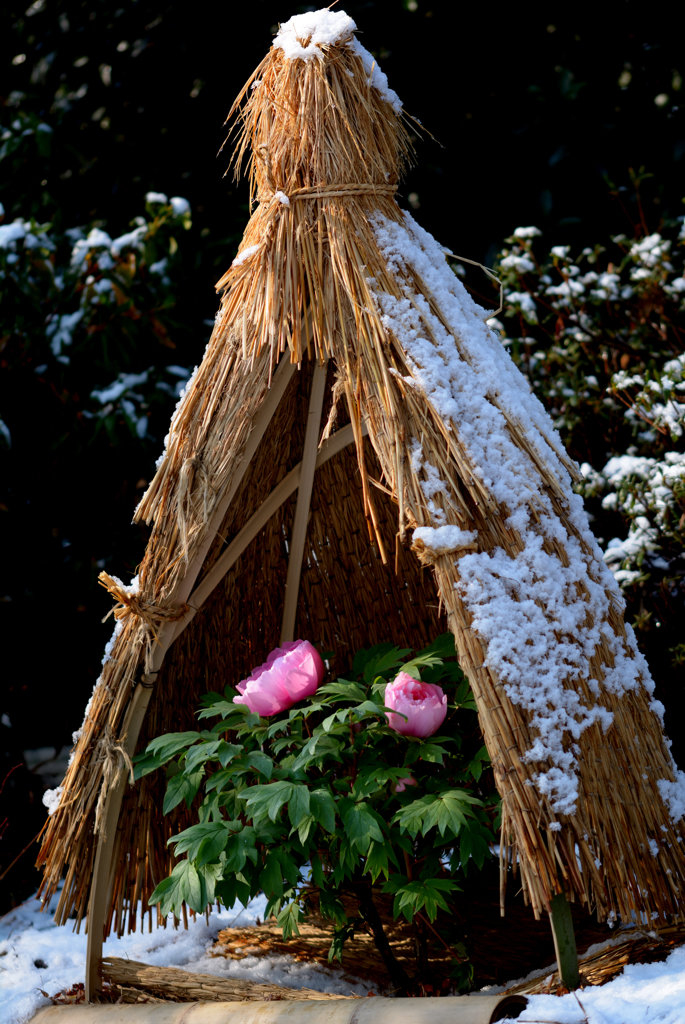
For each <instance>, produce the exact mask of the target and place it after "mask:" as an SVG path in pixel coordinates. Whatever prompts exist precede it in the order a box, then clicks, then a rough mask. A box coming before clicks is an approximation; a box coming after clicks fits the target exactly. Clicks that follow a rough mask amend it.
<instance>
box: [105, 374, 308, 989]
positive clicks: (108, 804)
mask: <svg viewBox="0 0 685 1024" xmlns="http://www.w3.org/2000/svg"><path fill="white" fill-rule="evenodd" d="M294 372H295V366H294V365H293V364H292V363H290V362H289V361H288V360H287V359H284V360H282V361H281V363H280V364H279V366H278V368H277V370H276V373H275V374H274V377H273V381H272V384H271V389H270V391H269V392H268V394H267V396H266V398H265V400H264V404H263V405H262V408H261V410H260V414H259V416H258V417H256V418H255V421H254V426H253V428H252V432H251V433H250V436H249V438H248V440H247V444H246V448H245V452H244V454H243V459H242V465H241V467H240V470H238V471H237V472H236V473H235V474H234V477H233V482H232V486H231V488H230V490H229V491H228V492H227V493H226V494H224V495H222V498H221V500H220V501H219V503H218V506H217V508H216V510H215V512H214V514H213V516H212V520H211V523H210V527H209V529H208V530H207V539H206V541H205V543H204V544H203V545H202V546H201V547H200V549H199V550H198V551H197V552H196V553H195V555H194V557H193V561H192V562H191V564H190V565H189V566H188V570H187V572H186V575H185V576H184V578H183V580H182V581H181V584H180V586H179V588H178V591H177V593H176V594H175V595H174V598H173V600H174V601H175V602H178V603H179V604H183V603H185V601H186V600H187V598H188V595H189V594H190V592H191V590H192V588H193V586H194V584H195V581H196V579H197V576H198V573H199V572H200V570H201V568H202V563H203V562H204V559H205V557H206V554H207V550H208V549H209V545H210V544H211V542H212V539H213V537H214V535H215V533H216V530H217V529H218V527H219V524H220V523H221V520H222V519H223V517H224V515H225V513H226V509H227V508H228V505H229V503H230V501H231V499H232V497H233V495H234V494H235V492H236V490H237V488H238V486H239V485H240V482H241V480H242V478H243V476H244V474H245V473H246V472H247V469H248V467H249V465H250V461H251V459H252V456H253V455H254V452H255V451H256V449H257V447H258V445H259V442H260V441H261V439H262V437H263V436H264V432H265V431H266V428H267V427H268V425H269V423H270V422H271V419H272V418H273V415H274V413H275V412H276V409H277V408H278V406H279V404H280V401H281V399H282V397H283V394H284V392H285V389H286V387H287V385H288V383H289V381H290V379H291V377H292V375H293V373H294ZM174 634H175V623H173V622H171V623H166V624H165V625H164V626H163V627H162V629H161V630H160V632H159V636H158V638H157V642H156V644H155V647H154V651H153V657H152V664H151V666H150V669H149V673H148V676H147V677H146V678H144V679H143V682H142V683H139V684H138V686H137V687H136V689H135V690H134V692H133V695H132V697H131V701H130V704H129V707H128V711H127V713H126V717H125V719H124V723H123V726H122V729H121V746H122V747H123V749H124V750H125V751H126V753H127V754H128V755H129V757H132V756H133V753H134V752H135V748H136V744H137V742H138V736H139V735H140V730H141V728H142V725H143V721H144V718H145V712H146V711H147V706H148V704H149V702H150V697H151V695H152V685H153V683H154V680H155V677H156V675H157V673H158V672H159V670H160V668H161V666H162V662H163V661H164V656H165V655H166V652H167V651H168V649H169V647H170V646H171V643H172V642H173V639H174ZM126 782H127V775H126V772H125V771H123V770H122V771H121V772H120V774H119V777H118V779H117V781H116V782H115V783H114V784H113V785H112V787H111V789H110V790H109V792H108V794H107V797H106V801H105V813H104V825H103V829H102V830H101V832H100V834H99V836H98V839H97V850H96V853H95V863H94V865H93V878H92V881H91V891H90V902H89V906H88V941H87V946H86V984H85V989H86V991H85V995H86V1000H87V1002H92V1001H93V1000H94V999H95V998H96V997H97V995H98V993H99V992H100V991H101V990H102V976H101V973H102V971H101V963H102V946H103V942H104V931H105V920H106V917H107V909H108V905H109V899H110V894H111V891H112V877H111V871H112V860H113V854H114V846H115V842H116V827H117V822H118V820H119V814H120V812H121V804H122V800H123V798H124V793H125V791H126Z"/></svg>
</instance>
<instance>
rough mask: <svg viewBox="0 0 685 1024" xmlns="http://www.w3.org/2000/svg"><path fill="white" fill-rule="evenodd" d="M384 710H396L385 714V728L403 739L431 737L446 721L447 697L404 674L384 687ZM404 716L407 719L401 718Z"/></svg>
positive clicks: (441, 692)
mask: <svg viewBox="0 0 685 1024" xmlns="http://www.w3.org/2000/svg"><path fill="white" fill-rule="evenodd" d="M384 703H385V706H386V708H392V711H398V712H399V714H393V713H392V711H390V712H389V713H388V725H389V726H390V728H391V729H394V730H395V732H401V733H403V735H405V736H422V737H423V736H432V735H433V733H434V732H437V730H438V729H439V728H440V726H441V725H442V723H443V722H444V721H445V715H446V714H447V697H446V696H445V694H444V693H443V690H442V688H441V687H440V686H436V685H435V684H434V683H422V682H421V681H420V680H418V679H412V677H411V676H410V675H409V674H408V673H407V672H400V674H399V675H398V676H397V677H396V678H395V679H394V680H393V682H392V683H388V685H387V686H386V688H385V697H384ZM402 715H406V716H407V717H406V718H402V717H401V716H402Z"/></svg>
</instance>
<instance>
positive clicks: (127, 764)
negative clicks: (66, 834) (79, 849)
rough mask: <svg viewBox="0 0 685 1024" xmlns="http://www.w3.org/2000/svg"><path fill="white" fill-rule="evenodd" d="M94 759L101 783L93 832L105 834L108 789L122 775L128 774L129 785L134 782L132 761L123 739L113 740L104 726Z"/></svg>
mask: <svg viewBox="0 0 685 1024" xmlns="http://www.w3.org/2000/svg"><path fill="white" fill-rule="evenodd" d="M95 760H96V763H97V764H101V765H102V785H101V787H100V794H99V796H98V801H97V804H96V807H95V824H94V828H93V831H94V832H95V834H96V835H97V834H99V833H102V834H103V836H104V835H105V811H106V809H107V799H108V796H109V793H110V791H111V790H112V789H113V788H114V787H115V786H116V785H117V784H118V782H119V779H120V778H121V777H122V776H123V775H128V778H129V782H130V783H131V785H133V783H134V782H135V773H134V769H133V761H132V760H131V757H130V755H129V753H128V751H127V750H126V748H125V746H124V745H123V741H120V742H118V743H117V742H115V740H114V738H113V736H112V732H111V729H110V728H109V727H106V728H105V730H104V733H103V735H102V737H101V738H100V740H99V741H98V744H97V748H96V754H95Z"/></svg>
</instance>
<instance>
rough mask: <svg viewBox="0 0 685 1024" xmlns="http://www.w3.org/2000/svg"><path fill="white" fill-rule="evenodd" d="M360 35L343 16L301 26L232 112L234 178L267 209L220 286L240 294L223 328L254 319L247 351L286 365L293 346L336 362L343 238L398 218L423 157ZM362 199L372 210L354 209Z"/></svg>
mask: <svg viewBox="0 0 685 1024" xmlns="http://www.w3.org/2000/svg"><path fill="white" fill-rule="evenodd" d="M355 28H356V26H355V24H354V22H353V21H352V19H351V18H349V17H348V16H347V15H346V14H345V13H344V12H342V11H341V12H339V13H334V12H332V11H328V10H324V11H318V12H314V13H309V14H302V15H297V16H295V17H294V18H291V19H290V21H289V22H287V23H286V24H284V25H283V26H282V27H281V29H280V31H279V33H278V35H277V36H276V37H275V39H274V44H273V46H272V48H271V50H270V51H269V53H268V54H267V56H266V57H265V59H264V60H263V61H262V63H261V64H260V65H259V67H258V68H257V69H256V70H255V72H254V73H253V74H252V75H251V77H250V78H249V79H248V81H247V83H246V84H245V86H244V87H243V89H242V90H241V92H240V94H239V96H238V97H237V99H236V101H235V103H234V104H233V107H232V108H231V111H230V113H229V120H231V119H233V118H235V125H234V131H237V140H236V145H235V151H234V154H233V161H232V162H233V167H234V172H235V174H236V176H237V175H238V174H239V173H240V172H241V169H242V168H244V167H245V166H247V172H248V176H249V181H250V197H251V201H252V203H255V202H256V203H258V206H257V209H256V210H255V212H254V214H253V216H252V218H251V220H250V223H249V224H248V226H247V230H246V231H245V235H244V237H243V242H242V244H241V247H240V250H239V253H238V256H237V257H236V259H235V260H234V262H233V264H232V266H231V268H230V269H229V270H228V272H227V273H226V274H225V275H224V277H223V278H222V279H221V281H219V283H218V285H217V288H218V289H221V290H223V289H226V291H227V293H228V295H229V299H228V302H227V303H226V304H225V306H224V311H223V312H222V318H223V317H224V316H225V321H224V322H229V320H232V319H233V317H234V316H235V315H236V313H237V311H238V310H242V311H243V314H242V319H243V351H244V353H245V354H246V355H247V354H250V355H254V354H255V352H258V351H259V350H260V349H261V348H262V346H264V345H266V346H267V347H268V348H269V349H270V351H271V353H272V361H273V363H274V365H275V362H276V361H277V359H278V356H279V355H280V353H281V352H282V351H284V349H285V347H286V346H289V348H290V351H291V358H292V359H293V361H295V362H298V363H299V362H300V361H301V360H302V357H303V354H304V353H305V351H311V349H310V345H311V344H312V343H313V350H314V353H315V354H316V356H317V357H318V358H326V357H328V356H330V355H331V352H332V348H331V338H332V334H333V331H334V330H335V327H334V324H333V323H332V322H331V320H330V317H329V315H328V310H330V308H331V306H333V305H335V304H336V295H335V286H334V282H333V278H332V277H331V269H332V268H331V261H332V262H333V263H334V264H337V270H338V276H339V277H340V275H341V274H344V273H345V272H346V268H349V267H351V266H354V264H355V263H356V262H357V261H356V260H355V259H354V253H348V251H347V250H348V248H349V246H348V243H347V242H346V241H345V238H343V236H348V235H350V234H354V233H356V232H357V231H359V230H362V231H363V229H364V228H363V223H362V224H360V223H359V215H360V213H361V215H362V216H361V220H362V222H363V221H365V220H366V219H367V217H368V214H369V213H370V212H371V211H372V210H373V209H374V208H376V207H381V208H383V207H386V212H389V211H388V210H387V206H388V204H391V203H392V198H393V196H394V193H395V191H396V188H397V183H398V180H399V177H400V175H401V173H402V171H403V169H404V167H405V165H406V163H407V161H408V160H409V158H410V156H411V144H410V141H409V135H408V133H407V130H406V128H405V126H404V124H403V121H402V116H403V115H402V104H401V102H400V100H399V98H398V97H397V95H396V94H395V93H394V92H393V91H392V90H391V89H389V88H388V85H387V79H386V77H385V75H384V74H383V73H382V72H381V71H380V69H379V68H378V66H377V65H376V63H375V61H374V59H373V58H372V56H371V54H369V53H368V51H367V50H365V49H364V47H363V46H361V44H360V43H359V42H358V40H356V39H355V38H354V35H353V32H354V30H355ZM233 134H234V133H233V132H232V133H231V135H230V136H229V138H231V137H232V135H233ZM352 196H354V198H355V199H358V200H367V202H366V203H362V204H361V205H360V204H359V203H358V204H356V210H354V211H350V209H349V206H348V207H346V205H345V204H346V200H348V199H349V198H350V197H352ZM367 231H368V229H367ZM350 257H352V258H350ZM255 272H256V277H255ZM347 272H348V273H349V270H348V271H347ZM349 285H350V287H349V289H347V290H348V292H349V293H351V294H354V296H355V299H354V300H353V301H356V300H357V299H358V298H362V297H363V295H362V294H361V293H363V291H364V288H363V286H362V288H361V289H360V288H359V283H354V282H349ZM247 311H249V312H247ZM303 328H304V329H303Z"/></svg>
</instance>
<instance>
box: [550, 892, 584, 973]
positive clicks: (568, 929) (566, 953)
mask: <svg viewBox="0 0 685 1024" xmlns="http://www.w3.org/2000/svg"><path fill="white" fill-rule="evenodd" d="M549 920H550V924H551V925H552V935H553V936H554V952H555V953H556V957H557V966H558V968H559V976H560V978H561V981H562V984H563V985H565V986H566V988H567V989H568V990H569V992H572V991H573V990H574V989H576V988H578V987H579V986H580V973H579V971H578V950H577V949H576V936H575V933H574V931H573V918H572V917H571V907H570V906H569V903H568V900H567V899H566V897H565V896H564V894H563V893H558V895H556V896H554V897H552V902H551V906H550V910H549Z"/></svg>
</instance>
